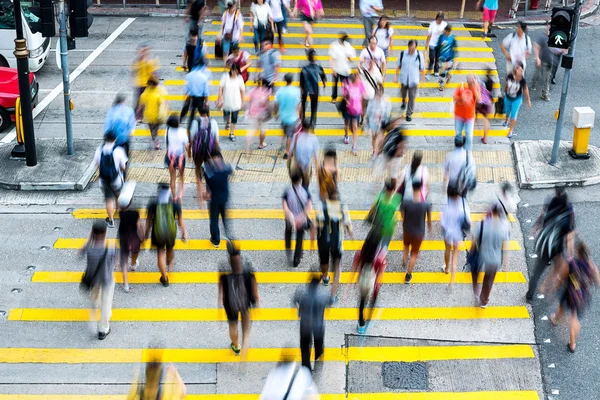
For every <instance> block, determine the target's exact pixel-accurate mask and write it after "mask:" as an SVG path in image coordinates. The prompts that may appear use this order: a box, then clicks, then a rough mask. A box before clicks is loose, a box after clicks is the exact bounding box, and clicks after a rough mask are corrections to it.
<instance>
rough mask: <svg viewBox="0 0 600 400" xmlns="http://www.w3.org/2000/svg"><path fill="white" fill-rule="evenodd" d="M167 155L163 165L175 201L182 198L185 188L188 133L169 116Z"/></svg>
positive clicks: (177, 119)
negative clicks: (167, 172)
mask: <svg viewBox="0 0 600 400" xmlns="http://www.w3.org/2000/svg"><path fill="white" fill-rule="evenodd" d="M165 137H166V140H167V154H166V155H165V165H166V166H167V168H168V169H169V176H170V182H171V183H170V184H171V196H173V199H175V200H181V199H182V198H183V190H184V187H185V154H186V153H189V150H190V140H189V137H188V132H187V131H186V130H185V129H184V128H181V127H180V126H179V118H177V117H175V116H170V117H169V118H168V119H167V131H166V132H165ZM177 173H179V194H177Z"/></svg>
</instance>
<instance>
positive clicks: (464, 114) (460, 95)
mask: <svg viewBox="0 0 600 400" xmlns="http://www.w3.org/2000/svg"><path fill="white" fill-rule="evenodd" d="M474 89H475V91H476V90H478V87H475V88H474ZM475 91H474V90H472V89H471V88H469V87H468V86H467V85H466V84H463V85H461V86H460V87H459V88H458V89H456V92H454V115H455V116H457V117H461V118H464V119H473V118H475V103H476V101H477V100H476V99H477V96H476V93H475Z"/></svg>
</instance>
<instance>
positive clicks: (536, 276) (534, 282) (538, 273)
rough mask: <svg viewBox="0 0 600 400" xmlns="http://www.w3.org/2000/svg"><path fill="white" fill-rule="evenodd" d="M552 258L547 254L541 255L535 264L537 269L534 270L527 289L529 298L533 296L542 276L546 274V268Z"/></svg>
mask: <svg viewBox="0 0 600 400" xmlns="http://www.w3.org/2000/svg"><path fill="white" fill-rule="evenodd" d="M550 261H551V260H550V259H549V258H548V257H547V256H544V257H539V256H538V260H537V263H536V264H535V269H534V270H533V275H531V277H530V278H529V290H527V298H530V299H531V298H533V295H534V294H535V291H536V289H537V287H538V284H539V282H540V278H541V277H542V275H544V272H545V271H546V268H548V264H549V263H550Z"/></svg>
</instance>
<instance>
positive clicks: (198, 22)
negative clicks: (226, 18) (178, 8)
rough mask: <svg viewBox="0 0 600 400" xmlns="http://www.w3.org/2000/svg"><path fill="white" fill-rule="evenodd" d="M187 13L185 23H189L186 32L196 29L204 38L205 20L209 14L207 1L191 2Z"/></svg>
mask: <svg viewBox="0 0 600 400" xmlns="http://www.w3.org/2000/svg"><path fill="white" fill-rule="evenodd" d="M185 11H186V13H185V14H186V15H185V22H187V23H188V24H187V26H186V30H187V31H188V32H189V31H191V30H192V29H195V30H196V31H197V32H198V33H200V36H202V35H201V34H202V28H203V26H204V20H203V18H204V17H205V16H206V15H207V14H208V8H207V7H206V2H205V0H189V1H188V5H187V7H186V10H185Z"/></svg>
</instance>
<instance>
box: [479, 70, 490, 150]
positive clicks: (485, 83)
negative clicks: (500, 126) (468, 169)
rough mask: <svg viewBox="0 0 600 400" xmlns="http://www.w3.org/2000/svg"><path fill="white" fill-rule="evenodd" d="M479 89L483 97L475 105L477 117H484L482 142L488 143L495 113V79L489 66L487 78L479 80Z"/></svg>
mask: <svg viewBox="0 0 600 400" xmlns="http://www.w3.org/2000/svg"><path fill="white" fill-rule="evenodd" d="M478 83H479V91H480V92H481V97H480V99H479V101H478V102H477V105H476V106H475V111H476V112H477V114H476V116H475V118H479V117H481V118H483V137H482V138H481V142H482V143H483V144H487V135H488V132H489V130H490V118H491V117H492V114H494V100H493V98H494V96H493V95H492V93H493V90H494V80H493V79H492V70H491V69H489V68H488V70H487V73H486V75H485V79H483V80H479V82H478Z"/></svg>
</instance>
